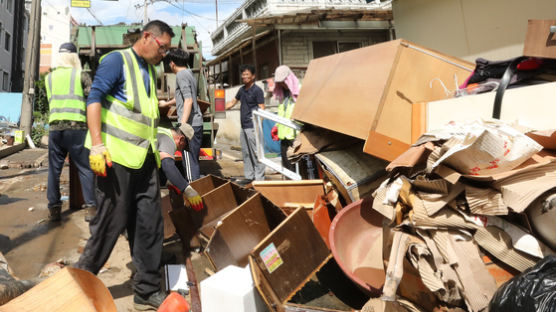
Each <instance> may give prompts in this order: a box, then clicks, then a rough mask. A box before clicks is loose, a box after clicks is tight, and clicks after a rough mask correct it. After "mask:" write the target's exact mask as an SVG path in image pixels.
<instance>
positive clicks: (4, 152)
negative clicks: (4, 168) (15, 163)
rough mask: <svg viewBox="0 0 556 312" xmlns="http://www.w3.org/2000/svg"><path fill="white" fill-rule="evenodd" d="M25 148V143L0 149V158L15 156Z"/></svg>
mask: <svg viewBox="0 0 556 312" xmlns="http://www.w3.org/2000/svg"><path fill="white" fill-rule="evenodd" d="M24 148H25V143H19V144H14V145H12V146H8V147H3V148H1V149H0V158H4V157H6V156H10V155H11V154H15V153H17V152H19V151H21V150H22V149H24Z"/></svg>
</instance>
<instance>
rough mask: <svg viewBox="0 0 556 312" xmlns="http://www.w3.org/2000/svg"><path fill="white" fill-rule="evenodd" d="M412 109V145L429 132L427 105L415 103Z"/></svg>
mask: <svg viewBox="0 0 556 312" xmlns="http://www.w3.org/2000/svg"><path fill="white" fill-rule="evenodd" d="M411 109H412V114H411V143H412V144H413V143H415V142H417V140H418V139H419V137H420V136H421V135H422V134H423V133H425V132H426V131H427V103H426V102H419V103H415V104H413V105H412V106H411Z"/></svg>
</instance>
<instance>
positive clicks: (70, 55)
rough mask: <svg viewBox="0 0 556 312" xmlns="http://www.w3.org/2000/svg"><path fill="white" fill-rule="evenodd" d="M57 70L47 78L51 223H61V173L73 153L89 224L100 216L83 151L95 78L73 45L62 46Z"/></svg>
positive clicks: (86, 153) (91, 174)
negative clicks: (87, 107)
mask: <svg viewBox="0 0 556 312" xmlns="http://www.w3.org/2000/svg"><path fill="white" fill-rule="evenodd" d="M59 52H60V53H59V54H58V59H57V64H56V68H55V69H54V70H53V71H52V72H51V73H49V74H48V75H47V76H46V78H45V81H46V94H47V97H48V103H49V107H50V117H49V120H48V123H49V126H50V131H49V134H48V188H47V192H46V197H47V199H48V211H49V212H50V214H49V219H50V221H60V220H61V216H62V215H61V212H62V201H61V194H60V174H61V173H62V168H63V167H64V161H65V159H66V156H67V155H68V154H69V156H70V160H71V161H72V162H73V163H74V164H75V167H76V168H77V171H78V173H79V180H80V182H81V192H82V194H83V199H84V201H85V204H84V205H83V208H84V209H85V210H86V213H87V214H86V215H85V221H90V220H91V219H92V217H93V216H94V215H95V214H96V199H95V192H94V180H93V171H91V167H90V166H89V150H88V149H85V148H83V142H84V141H85V135H86V134H87V116H86V112H85V97H86V96H87V95H88V94H89V90H90V88H91V78H90V77H89V75H88V74H87V73H85V72H83V71H82V70H81V62H80V61H79V56H78V55H77V48H76V47H75V45H74V44H73V43H71V42H67V43H64V44H62V45H61V46H60V49H59Z"/></svg>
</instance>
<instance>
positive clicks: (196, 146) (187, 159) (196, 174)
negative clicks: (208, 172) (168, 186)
mask: <svg viewBox="0 0 556 312" xmlns="http://www.w3.org/2000/svg"><path fill="white" fill-rule="evenodd" d="M202 142H203V126H198V127H193V137H192V138H191V140H190V141H189V151H183V157H182V162H183V170H184V171H185V179H186V180H187V182H189V183H191V182H193V181H195V180H197V179H199V178H200V177H201V168H200V167H199V153H200V152H201V143H202Z"/></svg>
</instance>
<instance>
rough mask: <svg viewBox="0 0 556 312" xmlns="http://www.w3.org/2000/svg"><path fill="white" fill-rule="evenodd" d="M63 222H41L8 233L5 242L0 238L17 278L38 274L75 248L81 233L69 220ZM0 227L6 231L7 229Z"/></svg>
mask: <svg viewBox="0 0 556 312" xmlns="http://www.w3.org/2000/svg"><path fill="white" fill-rule="evenodd" d="M64 221H65V222H64ZM64 221H63V222H62V223H59V224H51V223H49V222H44V223H41V224H38V225H35V226H34V227H32V228H31V229H28V230H27V231H25V232H23V233H19V235H17V234H16V235H10V237H9V240H8V241H6V239H2V240H0V250H4V251H7V252H6V253H5V254H4V255H5V257H6V259H7V260H8V264H9V265H10V267H11V268H12V270H13V271H14V274H15V275H16V276H17V277H19V278H21V279H30V278H33V277H37V276H38V275H39V273H40V271H41V269H42V268H43V266H44V265H46V264H48V263H51V262H54V261H56V260H58V259H60V258H64V257H67V255H68V254H70V253H71V251H72V250H74V249H76V248H77V245H78V244H79V240H80V238H81V236H82V232H81V230H80V229H79V228H78V227H77V226H76V225H75V224H74V223H73V222H72V221H71V220H68V219H65V220H64ZM0 230H1V231H2V232H3V233H5V232H4V230H6V228H5V227H2V229H0ZM18 232H20V231H18ZM3 238H5V236H4V235H3Z"/></svg>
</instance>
